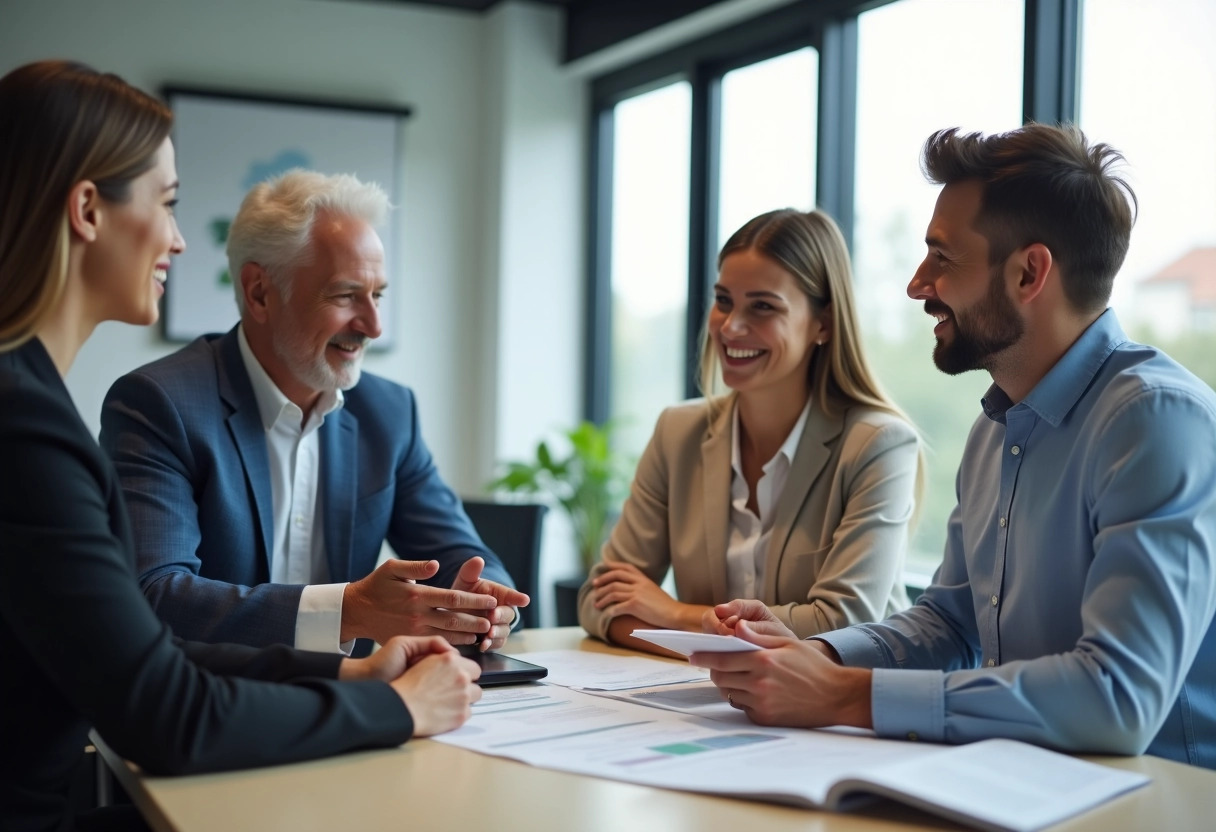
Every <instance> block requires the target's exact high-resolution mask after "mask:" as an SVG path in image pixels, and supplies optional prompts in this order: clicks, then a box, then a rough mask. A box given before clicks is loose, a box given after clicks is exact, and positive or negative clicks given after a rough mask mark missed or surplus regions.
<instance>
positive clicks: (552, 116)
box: [0, 0, 585, 494]
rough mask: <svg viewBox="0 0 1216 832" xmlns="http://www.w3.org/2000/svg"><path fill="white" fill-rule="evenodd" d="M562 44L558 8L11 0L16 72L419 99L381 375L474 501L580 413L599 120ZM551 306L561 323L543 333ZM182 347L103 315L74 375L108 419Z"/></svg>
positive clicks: (1, 20)
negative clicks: (506, 460)
mask: <svg viewBox="0 0 1216 832" xmlns="http://www.w3.org/2000/svg"><path fill="white" fill-rule="evenodd" d="M560 44H561V12H560V10H558V9H556V8H551V7H537V6H531V5H528V4H521V3H508V4H505V5H502V6H500V7H499V8H498V9H497V10H496V11H495V12H494V14H493V15H478V14H474V13H470V12H462V11H449V10H442V9H435V8H433V7H427V6H420V5H411V4H387V3H373V2H333V0H206V2H202V1H201V0H106V2H104V3H103V2H96V0H0V73H3V72H7V71H8V70H9V69H11V68H13V67H15V66H18V65H20V64H23V63H26V62H28V61H32V60H37V59H41V58H50V57H63V58H72V59H77V60H82V61H85V62H86V63H89V64H92V65H93V66H95V67H97V68H99V69H103V70H107V71H113V72H117V73H118V74H120V75H122V76H123V77H124V78H126V79H127V80H128V81H130V82H131V83H133V84H135V85H137V86H140V87H143V88H144V89H147V90H149V91H156V90H158V89H159V88H160V87H161V86H162V85H163V84H165V83H166V82H176V83H179V84H188V85H192V86H197V87H216V88H221V89H239V90H248V91H254V92H264V93H282V94H288V95H300V96H315V97H320V98H327V99H339V100H340V99H342V98H350V99H353V100H360V101H384V102H390V103H399V104H410V105H412V106H413V107H414V108H415V116H414V117H413V118H411V119H410V120H409V121H408V122H407V123H406V126H405V128H404V130H403V138H404V141H403V154H404V155H403V160H402V161H403V169H404V176H403V179H404V191H403V199H402V204H401V206H400V208H399V210H398V211H397V212H396V217H395V221H396V222H397V223H398V229H397V239H398V240H399V242H400V251H401V257H399V258H398V272H399V273H397V274H393V275H391V276H390V280H391V281H392V284H393V285H392V289H391V291H390V293H389V294H388V296H387V297H388V298H389V300H390V302H391V307H392V312H393V314H395V315H396V316H397V317H396V324H397V330H396V332H397V334H398V338H397V346H395V347H394V349H393V350H391V351H389V352H386V353H383V354H372V355H369V357H368V359H367V368H368V369H369V370H371V371H372V372H376V373H379V374H381V375H385V376H388V377H389V378H392V379H395V380H397V381H400V382H402V383H405V384H408V385H410V386H411V387H413V388H414V389H415V390H416V391H417V393H418V396H419V402H420V408H421V412H422V420H423V422H422V423H423V429H424V434H425V436H426V439H427V441H428V443H429V445H430V447H431V450H432V452H433V453H434V456H435V458H436V462H437V464H438V465H439V467H440V470H441V471H442V473H443V474H444V476H445V477H446V478H447V480H448V481H449V482H450V483H451V484H452V485H453V487H455V488H456V489H457V490H458V491H460V492H463V493H467V494H473V493H476V492H478V491H479V490H480V486H481V484H482V483H484V482H485V481H486V479H487V477H488V476H489V474H490V472H491V470H492V462H493V460H494V459H496V458H499V457H501V456H503V455H504V454H518V453H522V452H523V451H524V450H525V449H526V447H527V445H528V443H529V442H530V441H531V440H532V439H534V438H535V437H536V436H538V435H539V434H540V433H541V432H543V431H544V430H546V429H548V428H549V427H551V426H553V425H558V424H566V423H568V422H569V421H570V420H571V419H573V417H574V416H575V414H576V413H577V410H578V401H579V394H580V393H579V391H580V387H579V380H578V356H579V355H580V350H581V340H580V339H581V336H580V335H579V332H580V328H581V324H582V307H581V303H582V300H581V284H582V260H581V256H580V251H581V245H582V240H581V233H582V222H581V216H582V211H583V184H582V176H581V169H582V168H581V165H582V156H581V154H582V152H583V145H582V141H583V139H582V134H583V122H584V120H585V116H584V109H583V102H582V92H581V90H582V86H583V84H582V82H581V81H575V80H572V79H571V78H570V77H569V76H568V73H566V72H565V71H564V70H562V69H561V67H560V65H559V56H560V50H561V46H560ZM533 143H535V144H533ZM189 198H190V183H189V182H183V183H182V189H181V199H183V200H188V199H189ZM234 207H235V206H234ZM187 242H189V241H187ZM542 318H543V319H545V320H548V321H552V322H553V324H552V326H551V327H548V328H547V331H545V332H544V338H543V339H541V338H539V336H540V334H541V331H540V330H539V329H538V328H536V327H534V325H533V323H532V322H533V321H536V320H539V319H542ZM235 319H236V313H235V310H234V312H233V320H234V322H235ZM176 348H177V345H174V344H167V343H164V342H162V341H161V340H160V339H159V335H158V333H157V331H156V330H153V329H138V328H132V327H127V326H122V325H116V324H103V325H102V327H101V328H99V330H98V332H97V333H96V335H95V336H94V337H93V339H92V340H91V341H90V342H89V343H88V344H87V345H86V346H85V349H84V350H83V351H82V353H81V355H80V357H79V359H78V360H77V362H76V365H75V366H74V367H73V370H72V372H71V374H70V375H69V378H68V386H69V388H70V389H71V391H72V394H73V396H74V397H75V399H76V403H77V405H78V407H79V408H80V410H81V412H82V413H83V415H84V417H85V420H86V422H87V423H88V424H89V425H90V426H91V427H92V428H93V430H94V431H96V430H97V428H98V424H99V419H98V411H99V409H100V406H101V401H102V398H103V396H104V394H105V391H106V390H107V389H108V387H109V385H110V384H111V383H112V382H113V380H114V379H115V378H117V377H118V376H119V375H120V374H122V373H123V372H125V371H127V370H129V369H132V368H134V367H136V366H138V365H140V364H143V363H145V362H147V361H150V360H152V359H154V358H157V357H159V356H161V355H164V354H167V353H168V352H171V351H172V350H174V349H176Z"/></svg>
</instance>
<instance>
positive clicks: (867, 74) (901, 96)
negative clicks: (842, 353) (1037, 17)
mask: <svg viewBox="0 0 1216 832" xmlns="http://www.w3.org/2000/svg"><path fill="white" fill-rule="evenodd" d="M1023 16H1024V9H1023V7H1022V0H986V2H983V3H975V2H970V0H903V2H899V3H892V4H891V5H888V6H883V7H881V8H878V9H875V10H873V11H869V12H866V13H864V14H862V15H860V17H859V19H858V36H857V144H856V146H857V154H856V159H857V163H856V197H855V198H856V209H855V214H854V236H853V260H854V267H855V280H856V283H855V287H856V290H857V306H858V311H859V312H860V314H861V319H862V334H863V339H864V343H865V348H866V353H867V356H868V357H869V359H870V361H871V363H872V364H873V365H874V368H875V371H876V372H877V373H878V376H879V379H880V381H881V382H882V384H883V386H884V387H885V388H886V389H887V392H888V393H890V394H891V395H892V397H893V398H894V399H895V401H896V402H897V403H898V404H899V405H900V407H902V408H903V409H904V410H905V411H906V412H907V413H908V415H909V416H910V417H911V418H912V420H913V421H914V422H915V423H916V425H917V427H918V428H919V429H920V431H921V434H922V436H923V437H924V439H925V444H926V459H927V463H928V469H927V474H928V479H927V486H926V489H925V495H924V501H923V502H922V505H921V514H920V521H919V523H918V524H917V528H916V532H915V534H914V536H913V539H912V545H911V548H910V551H909V558H908V560H909V567H910V568H911V569H912V570H913V571H917V572H920V573H931V572H932V571H933V569H934V568H936V566H937V564H938V563H939V562H940V561H941V556H942V547H943V545H944V543H945V531H946V519H947V518H948V516H949V514H950V511H951V509H953V508H954V502H955V497H954V475H955V471H956V470H957V468H958V463H959V460H960V459H961V458H962V453H963V443H964V441H965V440H966V438H967V431H968V429H969V428H970V426H971V423H972V422H973V421H975V418H976V416H978V415H979V412H980V406H979V399H980V396H981V395H982V394H983V392H984V390H986V389H987V387H988V385H989V384H990V383H991V379H990V378H989V376H988V374H987V373H982V372H972V373H966V374H964V375H961V376H954V377H951V376H946V375H944V374H942V373H941V372H939V371H938V369H937V368H936V367H935V366H934V365H933V361H932V358H931V353H932V349H933V334H932V329H933V323H934V321H933V319H931V318H929V317H928V316H927V315H925V313H924V310H923V307H922V305H921V304H920V303H916V302H914V301H912V300H910V299H909V298H908V295H907V293H906V288H907V285H908V281H909V280H910V279H911V278H912V273H913V272H914V271H915V270H916V267H917V265H918V264H919V263H920V261H921V260H922V259H923V257H924V254H925V243H924V239H925V229H926V227H927V226H928V224H929V218H930V217H931V216H932V214H933V205H934V202H935V200H936V199H937V193H938V190H939V188H938V186H936V185H931V184H929V183H928V182H926V181H925V178H924V176H923V175H922V174H921V171H920V156H919V153H920V148H921V145H922V144H924V141H925V139H926V138H927V137H928V136H929V134H930V133H932V132H933V131H935V130H940V129H942V128H945V127H961V128H963V129H966V130H979V131H982V132H985V133H989V132H994V131H1000V130H1009V129H1012V128H1015V127H1017V126H1018V125H1019V124H1021V122H1022V46H1023V37H1022V19H1023ZM938 44H948V45H949V48H929V45H938ZM962 67H965V68H966V69H965V71H962V70H961V69H960V68H962Z"/></svg>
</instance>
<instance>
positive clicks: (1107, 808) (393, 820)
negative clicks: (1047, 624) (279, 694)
mask: <svg viewBox="0 0 1216 832" xmlns="http://www.w3.org/2000/svg"><path fill="white" fill-rule="evenodd" d="M556 649H580V650H592V651H597V652H613V653H622V654H629V651H625V650H620V649H618V648H614V647H610V646H608V645H605V644H602V643H600V642H598V641H594V640H592V639H588V638H584V635H583V631H582V630H581V629H579V628H577V627H565V628H558V629H549V630H525V631H523V632H521V633H518V634H516V635H514V636H512V637H511V640H510V642H508V644H507V646H506V648H504V651H503V652H507V653H522V652H525V651H535V650H556ZM99 750H100V751H101V753H102V755H103V757H104V758H105V760H106V762H107V764H108V765H109V766H110V767H111V768H112V769H113V770H114V771H115V774H116V775H117V777H118V780H119V782H121V783H122V785H123V786H124V788H126V790H127V792H128V793H129V794H130V795H131V797H132V799H133V800H134V801H135V803H136V804H137V805H138V806H139V808H140V810H141V811H142V812H143V813H144V816H145V817H146V818H147V819H148V821H149V823H150V824H151V826H152V828H153V829H156V830H158V832H169V831H170V830H174V831H175V832H193V830H224V832H233V830H239V829H258V830H270V829H282V830H291V832H308V830H316V832H338V830H346V829H351V830H360V832H375V831H376V830H410V831H411V832H422V830H446V829H456V830H484V831H485V832H508V830H515V829H521V830H529V832H569V831H570V830H579V832H623V830H628V832H643V830H656V832H657V831H658V830H662V832H684V831H685V830H686V831H687V832H717V831H718V830H721V832H748V831H749V830H762V832H785V831H786V830H799V832H807V831H808V830H812V832H835V831H836V830H842V831H843V830H889V831H890V832H895V830H899V831H900V832H910V830H917V829H959V828H961V827H958V826H956V825H954V824H952V823H950V822H948V821H944V820H940V819H938V818H936V817H934V816H932V815H928V814H925V813H922V812H919V811H917V810H914V809H910V808H907V807H903V806H900V805H897V804H894V803H881V804H877V805H875V806H873V807H872V808H869V809H866V810H863V811H860V812H854V813H848V814H835V813H830V812H813V811H810V810H806V809H794V808H789V807H784V806H777V805H773V804H767V803H759V802H753V801H745V800H738V799H733V798H719V797H709V796H706V795H697V794H691V793H686V792H675V791H666V790H663V789H655V788H650V787H646V786H635V785H631V784H628V783H618V782H614V781H611V780H601V779H598V778H592V777H585V776H582V775H576V774H567V773H564V772H559V771H549V770H546V769H539V768H533V767H531V766H527V765H524V764H523V763H517V762H514V761H512V760H505V759H501V758H497V757H489V756H485V755H482V754H477V753H474V752H472V751H466V750H464V749H461V748H455V747H452V746H448V745H443V744H442V743H438V742H433V741H431V740H413V741H411V742H409V743H406V744H405V745H404V746H401V747H400V748H395V749H388V750H380V751H366V752H359V753H355V754H347V755H343V756H340V757H331V758H329V759H326V760H316V761H313V762H307V763H296V764H294V765H288V766H278V767H275V768H263V769H254V770H249V771H237V772H231V773H227V774H205V775H197V776H193V777H144V776H142V775H141V774H140V773H139V771H138V770H136V769H133V768H132V767H130V766H129V765H127V764H126V763H125V762H124V761H123V760H121V759H120V758H118V757H117V756H116V755H115V754H114V753H113V752H112V751H110V750H109V749H108V748H106V747H104V746H103V745H101V746H100V747H99ZM1088 759H1092V760H1094V761H1095V762H1100V763H1102V764H1104V765H1110V766H1113V767H1115V768H1121V769H1129V770H1132V771H1140V772H1143V773H1145V774H1147V775H1149V776H1150V777H1152V778H1153V782H1152V783H1151V784H1150V785H1148V786H1145V787H1143V788H1141V789H1137V790H1136V791H1134V792H1131V793H1130V794H1126V795H1123V796H1122V797H1119V798H1116V799H1115V800H1114V801H1112V802H1110V803H1107V804H1105V805H1103V806H1100V807H1098V808H1097V809H1094V810H1092V811H1090V812H1087V813H1085V814H1083V815H1081V816H1079V817H1077V818H1074V819H1072V820H1071V821H1067V822H1065V823H1063V824H1060V825H1059V826H1057V827H1053V830H1061V831H1063V830H1068V832H1073V831H1074V830H1075V832H1082V830H1094V832H1098V831H1099V830H1100V831H1101V832H1120V830H1127V832H1133V830H1137V831H1138V830H1144V829H1170V830H1190V829H1211V828H1213V827H1212V824H1213V818H1214V817H1216V772H1212V771H1209V770H1206V769H1200V768H1195V767H1193V766H1186V765H1181V764H1179V763H1174V762H1171V761H1169V760H1163V759H1160V758H1158V757H1148V756H1145V757H1130V758H1122V757H1091V758H1088Z"/></svg>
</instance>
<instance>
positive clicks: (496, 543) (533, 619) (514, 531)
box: [464, 500, 549, 627]
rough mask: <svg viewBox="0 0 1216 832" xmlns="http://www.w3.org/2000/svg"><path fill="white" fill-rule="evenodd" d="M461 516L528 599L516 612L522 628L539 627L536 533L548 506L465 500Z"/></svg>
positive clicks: (538, 561) (539, 531) (542, 523)
mask: <svg viewBox="0 0 1216 832" xmlns="http://www.w3.org/2000/svg"><path fill="white" fill-rule="evenodd" d="M464 510H465V513H466V514H468V515H469V519H470V520H472V521H473V527H474V528H475V529H477V534H478V535H480V536H481V540H482V542H483V543H485V544H486V547H487V548H489V550H490V551H491V552H493V553H494V554H496V555H498V557H499V559H500V560H501V561H502V565H503V566H505V567H506V568H507V572H508V573H509V574H510V575H511V578H512V580H514V581H515V586H516V587H517V588H518V589H520V590H521V591H523V592H526V593H528V597H529V598H531V599H532V601H531V603H529V604H528V606H526V607H523V608H522V609H520V611H519V617H520V618H521V619H523V623H522V625H521V626H523V627H539V626H540V592H539V591H538V590H539V585H538V581H539V579H540V533H541V528H542V527H543V526H544V519H545V512H546V511H548V510H549V507H548V506H544V505H540V504H539V503H492V502H485V501H481V500H465V501H464Z"/></svg>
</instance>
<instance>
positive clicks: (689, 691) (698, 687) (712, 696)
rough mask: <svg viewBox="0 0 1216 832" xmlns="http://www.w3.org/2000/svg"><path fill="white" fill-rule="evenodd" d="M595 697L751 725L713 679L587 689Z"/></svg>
mask: <svg viewBox="0 0 1216 832" xmlns="http://www.w3.org/2000/svg"><path fill="white" fill-rule="evenodd" d="M587 693H590V694H594V695H596V696H607V697H611V698H613V699H620V700H621V701H623V702H633V703H634V704H637V705H646V706H647V707H650V708H663V709H665V710H668V711H676V712H678V713H682V714H691V715H693V716H699V717H704V718H706V719H716V720H719V721H725V722H735V723H738V724H740V725H748V724H750V722H749V721H748V719H747V716H746V714H744V713H743V712H742V711H740V710H739V709H737V708H733V707H731V705H730V703H728V702H727V701H726V700H725V699H723V698H722V694H721V693H719V692H718V688H717V686H715V685H714V683H713V682H690V683H686V684H680V685H659V686H656V687H648V688H631V689H629V690H619V691H618V690H604V691H596V690H588V691H587Z"/></svg>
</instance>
